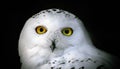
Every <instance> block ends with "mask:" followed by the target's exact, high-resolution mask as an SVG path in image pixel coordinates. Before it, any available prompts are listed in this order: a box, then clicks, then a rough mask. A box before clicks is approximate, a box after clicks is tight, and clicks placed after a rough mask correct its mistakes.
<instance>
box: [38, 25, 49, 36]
mask: <svg viewBox="0 0 120 69" xmlns="http://www.w3.org/2000/svg"><path fill="white" fill-rule="evenodd" d="M36 32H37V33H38V34H44V33H46V32H47V29H46V28H45V27H43V26H37V27H36Z"/></svg>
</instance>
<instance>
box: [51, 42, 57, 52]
mask: <svg viewBox="0 0 120 69" xmlns="http://www.w3.org/2000/svg"><path fill="white" fill-rule="evenodd" d="M50 48H51V50H52V52H53V51H54V50H55V48H56V44H55V41H53V42H52V45H51V46H50Z"/></svg>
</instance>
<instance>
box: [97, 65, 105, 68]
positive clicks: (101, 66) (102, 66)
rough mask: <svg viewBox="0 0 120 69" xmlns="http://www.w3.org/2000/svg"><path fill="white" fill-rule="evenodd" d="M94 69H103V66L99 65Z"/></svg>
mask: <svg viewBox="0 0 120 69" xmlns="http://www.w3.org/2000/svg"><path fill="white" fill-rule="evenodd" d="M96 69H104V65H100V66H98V67H97V68H96Z"/></svg>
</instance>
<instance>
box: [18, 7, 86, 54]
mask: <svg viewBox="0 0 120 69" xmlns="http://www.w3.org/2000/svg"><path fill="white" fill-rule="evenodd" d="M83 30H84V28H83V25H82V22H81V21H80V20H79V19H78V18H76V16H74V15H73V14H71V13H68V12H66V11H63V10H58V9H56V10H51V9H49V10H45V11H42V12H40V13H38V14H36V15H34V16H33V17H32V18H30V19H29V20H28V21H27V22H26V24H25V26H24V28H23V30H22V33H21V40H20V44H24V45H21V46H24V47H28V48H35V47H37V48H38V49H40V50H41V49H45V50H46V51H49V52H51V53H55V52H57V53H58V52H64V50H66V49H68V48H69V47H75V46H80V45H81V46H83V45H82V44H87V41H88V38H86V34H85V31H83ZM22 39H24V40H22ZM86 40H87V41H86ZM85 42H86V43H85Z"/></svg>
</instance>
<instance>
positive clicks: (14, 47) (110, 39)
mask: <svg viewBox="0 0 120 69" xmlns="http://www.w3.org/2000/svg"><path fill="white" fill-rule="evenodd" d="M49 8H59V9H63V10H66V11H69V12H71V13H73V14H75V15H76V16H77V17H79V18H80V19H81V20H82V21H83V22H84V25H85V27H86V29H87V30H88V32H89V34H90V36H91V38H92V40H93V43H94V45H95V46H96V47H98V48H99V49H101V50H104V51H106V52H108V53H111V54H113V55H116V56H118V57H120V54H119V50H120V48H119V46H120V44H119V43H120V42H119V41H120V39H119V23H120V21H119V17H118V16H119V15H118V10H119V7H118V4H117V3H115V2H112V1H111V2H110V1H109V2H104V1H97V2H95V1H87V0H83V1H81V0H79V1H44V0H43V1H42V0H40V1H27V2H25V1H6V2H4V3H3V11H4V12H5V13H4V16H5V17H3V20H4V19H5V20H4V21H3V23H1V24H2V25H1V28H2V29H1V30H2V43H3V44H2V57H3V65H2V66H4V69H7V68H9V69H20V65H21V64H20V58H19V56H18V39H19V35H20V32H21V29H22V27H23V25H24V23H25V22H26V20H27V19H28V18H29V17H31V16H32V15H34V14H36V13H38V12H39V11H41V10H44V9H49Z"/></svg>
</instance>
